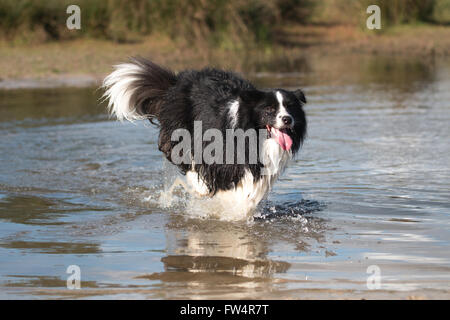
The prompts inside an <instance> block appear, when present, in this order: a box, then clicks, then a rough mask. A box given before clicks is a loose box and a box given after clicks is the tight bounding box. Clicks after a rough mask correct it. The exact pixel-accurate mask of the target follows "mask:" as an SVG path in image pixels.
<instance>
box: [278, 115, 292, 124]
mask: <svg viewBox="0 0 450 320" xmlns="http://www.w3.org/2000/svg"><path fill="white" fill-rule="evenodd" d="M281 120H283V123H284V124H285V125H287V126H289V125H290V124H291V123H292V118H291V117H290V116H284V117H283V118H281Z"/></svg>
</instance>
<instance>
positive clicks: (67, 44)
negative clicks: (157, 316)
mask: <svg viewBox="0 0 450 320" xmlns="http://www.w3.org/2000/svg"><path fill="white" fill-rule="evenodd" d="M0 55H1V56H2V57H4V59H2V61H0V70H3V72H2V76H1V77H0V90H13V89H39V88H57V87H89V86H98V85H100V84H101V81H102V79H103V77H104V76H105V75H107V74H108V73H109V72H110V71H111V66H113V65H114V64H117V63H119V62H123V61H126V59H127V58H128V57H130V56H135V55H140V56H143V57H147V58H151V59H153V60H155V61H157V62H158V63H160V64H163V65H165V66H167V67H169V68H171V69H173V70H182V69H186V68H193V69H195V68H202V67H204V66H207V65H209V66H215V67H219V68H225V69H231V70H235V71H237V72H243V73H246V74H256V73H260V72H270V69H271V68H273V69H276V71H277V72H280V71H281V72H283V71H289V70H292V68H293V66H296V63H297V61H298V60H300V62H301V60H302V59H303V60H305V59H314V58H317V57H341V56H342V57H345V56H352V55H357V56H361V57H363V56H364V57H371V56H384V57H393V58H397V57H401V58H417V59H420V60H421V61H425V62H426V61H433V60H434V59H436V58H447V57H450V27H444V26H433V25H424V26H401V27H396V28H392V29H389V30H388V31H386V32H385V33H383V34H375V33H368V32H363V31H361V30H359V29H356V28H355V27H351V26H331V27H330V26H313V25H307V26H298V25H296V26H289V27H284V28H283V29H280V31H279V33H278V37H277V38H276V39H274V42H273V45H272V46H271V47H262V48H250V49H248V50H242V49H241V50H230V49H221V48H211V47H205V46H204V44H203V45H202V44H199V43H197V44H191V43H187V42H184V41H180V40H178V41H176V40H172V39H169V38H167V37H164V36H161V35H154V36H150V37H145V38H143V39H141V41H139V42H136V43H125V44H117V43H114V42H111V41H106V40H94V39H77V40H70V41H61V42H48V43H43V44H34V45H10V44H6V45H2V46H1V47H0ZM280 68H281V70H280Z"/></svg>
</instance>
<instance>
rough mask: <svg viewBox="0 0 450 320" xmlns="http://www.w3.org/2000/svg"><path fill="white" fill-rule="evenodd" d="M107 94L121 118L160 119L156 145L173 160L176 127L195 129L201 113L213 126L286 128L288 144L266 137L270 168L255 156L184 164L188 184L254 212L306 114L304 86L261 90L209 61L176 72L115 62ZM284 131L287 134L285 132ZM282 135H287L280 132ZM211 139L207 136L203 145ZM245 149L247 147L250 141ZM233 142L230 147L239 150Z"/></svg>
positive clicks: (296, 142) (295, 143)
mask: <svg viewBox="0 0 450 320" xmlns="http://www.w3.org/2000/svg"><path fill="white" fill-rule="evenodd" d="M103 87H104V88H105V90H106V91H105V94H104V97H105V98H106V99H108V100H109V101H108V109H109V111H110V113H111V114H112V115H114V116H116V117H117V118H118V119H119V120H124V119H126V120H130V121H134V120H143V119H148V120H150V122H152V123H154V121H155V120H156V121H157V122H159V127H160V132H159V142H158V146H159V150H160V151H161V152H162V153H163V154H164V155H165V157H166V158H167V159H168V160H169V161H170V160H171V151H172V148H173V147H174V146H175V145H176V144H177V143H178V142H176V141H171V135H172V132H173V131H174V130H175V129H179V128H184V129H187V130H189V131H190V132H191V136H192V137H193V136H194V134H193V123H194V121H202V128H203V131H205V130H207V129H209V128H216V129H219V130H221V131H222V132H223V136H224V137H225V130H226V129H230V128H231V129H237V128H241V129H243V130H247V129H250V128H253V129H257V130H258V129H267V130H266V133H265V134H267V135H268V136H269V137H271V135H273V134H274V132H275V131H276V132H280V131H282V132H283V133H285V134H287V135H289V137H290V138H291V139H292V147H291V148H290V149H289V150H283V148H282V147H281V146H280V144H279V143H278V142H277V141H276V139H274V138H273V137H271V138H269V139H267V140H265V142H264V145H263V152H262V155H263V157H265V160H266V161H269V162H270V164H271V166H270V171H269V174H264V175H263V174H262V169H263V168H269V167H268V166H267V163H268V162H264V163H265V164H266V166H265V167H264V165H263V164H262V163H261V161H258V163H256V164H249V163H248V159H246V162H245V164H210V165H208V164H205V163H202V164H195V163H191V164H181V165H178V167H179V168H180V170H181V172H182V173H183V174H184V175H186V180H187V183H188V184H189V188H191V191H194V192H195V193H197V194H199V195H201V196H208V197H214V198H218V199H220V200H223V201H229V202H230V203H238V204H239V206H240V210H243V211H245V213H248V212H251V211H252V210H253V209H255V208H256V206H257V205H258V203H259V202H260V201H261V200H262V199H263V198H264V197H265V196H266V195H267V194H268V192H269V190H270V187H271V185H272V184H273V182H274V181H275V180H276V179H277V177H278V176H279V175H280V174H281V173H282V171H283V170H284V168H285V167H286V165H287V163H288V161H289V160H290V159H291V158H292V156H293V155H295V153H296V152H297V151H298V150H299V148H300V147H301V145H302V142H303V139H304V138H305V135H306V117H305V113H304V111H303V108H302V107H303V104H304V103H306V99H305V96H304V94H303V92H302V91H301V90H296V91H287V90H283V89H274V90H268V91H267V90H265V91H263V90H258V89H257V88H255V87H254V86H253V85H252V84H251V83H250V82H249V81H247V80H245V79H243V78H241V77H240V76H238V75H237V74H235V73H233V72H228V71H222V70H217V69H212V68H205V69H203V70H200V71H195V70H187V71H182V72H180V73H178V74H175V73H174V72H172V71H170V70H168V69H165V68H163V67H160V66H158V65H156V64H155V63H153V62H151V61H148V60H145V59H143V58H133V59H131V60H130V62H128V63H124V64H119V65H117V66H115V70H114V71H113V72H112V73H111V74H110V75H108V76H107V77H106V78H105V80H104V82H103ZM283 136H284V135H283ZM283 141H284V140H283ZM207 144H208V142H204V147H205V146H206V145H207ZM247 149H248V147H247ZM237 151H238V150H236V151H235V152H237Z"/></svg>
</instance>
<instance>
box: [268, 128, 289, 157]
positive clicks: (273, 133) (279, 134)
mask: <svg viewBox="0 0 450 320" xmlns="http://www.w3.org/2000/svg"><path fill="white" fill-rule="evenodd" d="M266 128H267V131H268V138H272V137H273V138H274V139H275V140H276V141H277V142H278V144H279V145H280V146H281V148H282V149H283V150H285V151H289V150H291V147H292V138H291V137H290V136H289V134H288V133H289V129H277V128H274V127H271V126H269V125H267V126H266Z"/></svg>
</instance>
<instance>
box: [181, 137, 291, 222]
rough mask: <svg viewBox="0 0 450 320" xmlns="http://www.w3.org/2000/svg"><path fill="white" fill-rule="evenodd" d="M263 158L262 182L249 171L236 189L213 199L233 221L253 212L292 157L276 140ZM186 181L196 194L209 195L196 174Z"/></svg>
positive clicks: (267, 145)
mask: <svg viewBox="0 0 450 320" xmlns="http://www.w3.org/2000/svg"><path fill="white" fill-rule="evenodd" d="M262 157H263V159H264V164H265V166H264V169H263V175H262V176H261V178H260V179H258V180H257V181H256V182H255V181H254V179H253V178H254V177H253V175H252V173H251V172H250V170H247V171H246V173H245V175H244V177H243V178H242V179H241V181H240V182H239V183H238V185H237V186H236V187H235V188H234V189H230V190H227V191H219V192H217V193H216V195H215V196H214V197H213V199H214V202H215V201H218V202H219V203H218V204H220V207H221V208H222V209H223V210H224V212H223V213H222V214H223V215H225V216H227V215H228V216H230V215H231V216H232V219H235V218H241V219H242V218H245V217H247V215H248V214H249V213H250V212H252V211H254V210H255V209H256V207H257V206H258V204H259V202H261V200H263V199H264V198H265V197H266V196H267V194H268V193H269V191H270V189H271V186H272V184H273V183H274V182H275V181H276V179H277V178H278V176H279V175H280V174H281V173H282V172H283V171H284V169H285V168H286V165H287V164H288V162H289V160H290V159H291V157H292V153H291V152H287V151H284V150H283V149H281V147H280V145H279V144H278V143H277V142H276V141H275V140H274V139H267V140H266V141H265V142H264V146H263V154H262ZM186 179H187V182H188V184H189V185H190V187H192V189H193V190H194V191H195V193H197V194H198V195H200V196H207V195H208V189H207V188H206V185H205V184H204V183H203V181H202V180H201V179H198V175H197V173H196V172H194V171H190V172H188V173H187V174H186ZM222 214H221V215H222ZM223 218H225V219H227V218H226V217H223ZM229 218H231V217H229Z"/></svg>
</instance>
